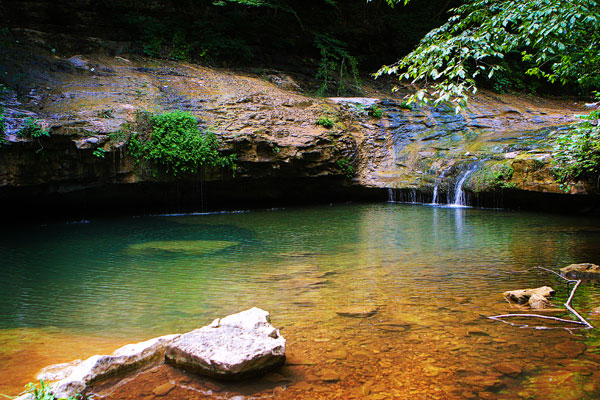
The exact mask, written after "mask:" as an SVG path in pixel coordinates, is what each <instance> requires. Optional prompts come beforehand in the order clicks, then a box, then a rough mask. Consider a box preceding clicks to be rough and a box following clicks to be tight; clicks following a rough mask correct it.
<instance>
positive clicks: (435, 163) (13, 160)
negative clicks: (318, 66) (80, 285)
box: [0, 30, 597, 214]
mask: <svg viewBox="0 0 600 400" xmlns="http://www.w3.org/2000/svg"><path fill="white" fill-rule="evenodd" d="M11 38H12V39H11V40H10V41H9V40H5V41H4V42H3V43H2V47H3V51H2V54H0V73H1V74H2V75H3V76H4V78H3V82H5V84H4V87H5V90H4V91H3V93H2V95H1V97H0V104H1V105H2V107H3V108H4V122H5V133H4V137H5V141H4V144H2V145H1V146H0V202H2V203H3V204H4V205H5V206H8V207H12V208H18V209H19V210H20V211H21V212H33V211H38V212H40V213H49V212H50V213H52V212H59V211H60V210H65V212H67V213H71V214H73V213H77V212H81V213H82V214H89V213H92V212H94V211H100V210H104V211H108V212H118V211H123V212H131V211H138V212H140V211H142V210H167V209H168V210H173V209H182V210H184V209H195V210H197V209H199V208H202V207H208V208H226V207H235V208H240V207H245V206H248V205H258V204H260V205H267V204H277V203H294V202H296V203H305V202H311V201H321V202H323V201H341V200H349V199H386V198H387V195H388V189H394V190H396V191H399V193H404V194H406V191H411V193H412V191H413V190H414V191H418V193H419V195H420V196H421V197H422V199H423V200H424V201H430V198H431V196H433V192H434V189H435V190H436V194H437V193H440V195H439V196H440V197H439V198H450V197H451V196H452V193H453V191H454V188H455V186H456V184H457V182H458V180H459V178H460V177H461V174H463V175H462V176H464V173H465V171H466V170H467V169H473V171H472V174H471V175H470V177H469V179H468V181H466V182H465V183H464V189H465V190H467V192H468V193H482V195H481V196H479V198H480V199H484V198H485V194H490V193H496V192H498V191H505V190H506V191H509V192H518V193H521V194H522V193H534V192H543V193H554V194H557V196H559V195H558V194H559V193H561V191H560V188H559V187H558V185H557V184H556V183H555V181H554V179H553V177H552V175H551V170H550V164H549V162H550V159H551V142H552V140H551V139H552V136H553V135H555V134H556V131H557V130H560V129H563V128H562V127H564V126H565V125H567V124H569V123H572V122H573V121H575V118H576V114H578V113H581V112H582V109H581V108H579V106H578V105H577V104H576V103H574V102H565V101H552V100H542V99H536V98H518V97H516V96H499V95H491V94H482V95H479V96H478V97H477V98H476V99H474V100H473V102H472V103H471V105H470V108H469V110H466V111H464V112H463V113H459V114H454V112H452V111H450V110H445V109H443V108H435V109H408V108H406V105H404V104H403V103H402V97H403V92H402V91H400V92H398V93H396V94H392V93H391V91H389V90H388V89H389V88H388V87H385V88H383V87H384V86H386V85H381V84H378V85H379V86H381V87H382V88H377V87H376V86H375V84H371V85H366V86H365V88H364V90H365V95H366V97H364V98H331V99H324V98H315V97H312V96H310V95H308V94H306V93H304V92H303V89H302V85H301V84H299V83H298V81H297V80H296V79H295V78H294V77H292V76H289V75H287V74H285V73H283V72H280V71H267V70H260V71H251V72H248V71H245V72H239V71H236V72H234V71H229V70H221V69H214V68H207V67H203V66H198V65H193V64H188V63H181V62H172V61H158V60H154V59H146V58H143V57H139V56H130V55H127V54H126V53H124V50H123V49H121V48H120V47H119V43H116V42H105V41H101V40H99V39H93V38H87V39H85V38H82V39H77V40H76V39H72V38H68V39H69V40H72V41H73V43H72V44H70V45H65V42H64V40H66V39H65V38H64V37H62V36H61V37H57V36H56V35H48V34H44V33H41V32H37V31H30V30H13V32H12V36H11ZM57 41H60V43H61V44H62V47H61V50H60V51H58V50H57V47H58V46H55V44H56V43H57ZM73 49H83V50H85V52H78V53H75V52H74V50H73ZM59 53H60V54H59ZM372 105H376V106H377V107H379V108H381V109H382V111H383V116H382V117H381V118H378V117H373V116H371V115H370V113H369V112H368V110H369V107H371V106H372ZM176 109H180V110H185V111H188V112H190V113H192V114H194V115H195V116H196V117H197V118H198V120H199V121H200V125H201V127H203V128H206V129H211V130H213V131H214V132H215V134H216V135H217V136H218V138H219V139H220V141H221V150H222V151H223V152H225V153H228V154H231V153H235V154H236V155H237V165H238V169H237V171H236V174H235V176H233V175H232V174H231V172H229V171H225V170H219V169H215V168H212V169H208V168H207V169H204V170H203V171H202V173H201V174H198V175H197V176H188V177H184V178H179V179H174V178H172V177H168V176H163V175H160V174H158V175H157V174H152V173H148V171H144V170H143V169H142V168H140V167H139V166H138V165H136V164H135V163H134V160H133V159H132V157H131V156H129V155H128V152H127V139H128V129H130V127H131V126H132V124H135V120H136V115H137V113H139V112H142V111H149V112H165V111H171V110H176ZM371 114H372V113H371ZM322 117H326V118H328V119H329V120H330V121H331V122H333V127H331V128H326V127H323V126H320V125H318V124H317V121H318V120H319V118H322ZM28 118H29V120H31V119H34V120H39V121H40V123H41V126H42V127H43V129H47V130H48V131H49V133H50V136H49V137H40V138H27V137H23V136H22V135H19V134H18V133H19V130H21V129H22V128H23V126H25V124H26V123H27V121H28ZM596 192H597V189H596V188H595V187H594V185H593V184H590V183H585V182H582V183H580V184H579V185H576V186H575V187H574V188H573V189H572V193H574V194H575V193H578V194H588V195H589V194H595V193H596ZM412 195H413V196H414V194H412ZM559 197H560V198H561V199H564V198H565V195H560V196H559ZM567 197H568V196H567ZM588 197H589V196H587V197H586V198H588ZM580 198H582V197H581V196H580ZM516 205H517V206H518V205H519V203H517V204H516ZM16 214H19V212H17V213H16Z"/></svg>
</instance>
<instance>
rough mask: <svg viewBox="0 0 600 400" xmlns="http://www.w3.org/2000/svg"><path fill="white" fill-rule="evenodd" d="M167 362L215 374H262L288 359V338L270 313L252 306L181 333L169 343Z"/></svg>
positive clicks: (237, 376) (219, 376) (231, 377)
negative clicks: (286, 352)
mask: <svg viewBox="0 0 600 400" xmlns="http://www.w3.org/2000/svg"><path fill="white" fill-rule="evenodd" d="M165 359H166V362H167V363H170V364H173V365H175V366H178V367H181V368H183V369H185V370H187V371H190V372H195V373H198V374H202V375H207V376H211V377H215V378H224V379H241V378H245V377H248V376H256V375H260V374H262V373H264V372H267V371H269V370H271V369H273V368H275V367H278V366H280V365H282V364H284V363H285V339H284V338H283V337H282V336H281V334H280V333H279V330H277V329H276V328H274V327H273V326H272V325H271V323H270V319H269V313H268V312H267V311H264V310H261V309H260V308H256V307H254V308H251V309H249V310H246V311H242V312H240V313H237V314H233V315H230V316H227V317H225V318H221V319H216V320H214V321H213V322H212V323H211V324H210V325H208V326H205V327H203V328H200V329H196V330H194V331H191V332H189V333H186V334H183V335H181V336H180V337H179V338H177V339H176V340H174V341H172V342H171V343H169V344H168V345H167V348H166V353H165Z"/></svg>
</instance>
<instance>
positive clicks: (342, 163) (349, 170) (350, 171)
mask: <svg viewBox="0 0 600 400" xmlns="http://www.w3.org/2000/svg"><path fill="white" fill-rule="evenodd" d="M336 165H337V166H338V168H339V169H341V170H342V171H343V172H344V175H346V178H348V179H352V178H353V177H354V175H355V174H356V170H355V169H354V166H353V165H352V163H351V162H350V160H348V159H347V158H342V159H340V160H337V161H336Z"/></svg>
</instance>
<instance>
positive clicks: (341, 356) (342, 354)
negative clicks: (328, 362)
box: [329, 350, 348, 360]
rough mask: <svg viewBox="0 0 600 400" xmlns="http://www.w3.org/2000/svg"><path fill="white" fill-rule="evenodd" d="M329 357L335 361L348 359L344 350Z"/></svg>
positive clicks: (332, 353)
mask: <svg viewBox="0 0 600 400" xmlns="http://www.w3.org/2000/svg"><path fill="white" fill-rule="evenodd" d="M329 356H330V357H331V358H333V359H335V360H345V359H346V357H348V352H347V351H345V350H335V351H333V352H331V353H330V354H329Z"/></svg>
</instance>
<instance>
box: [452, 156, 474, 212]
mask: <svg viewBox="0 0 600 400" xmlns="http://www.w3.org/2000/svg"><path fill="white" fill-rule="evenodd" d="M477 167H478V165H477V164H476V163H475V164H472V165H471V166H470V167H469V169H467V170H466V171H464V172H462V173H461V174H460V175H459V176H458V178H457V182H456V185H455V186H454V201H453V202H452V205H453V206H461V207H465V206H466V205H467V202H466V198H465V191H464V190H463V185H464V184H465V182H466V181H467V178H468V177H469V175H471V174H472V173H473V172H475V170H476V169H477Z"/></svg>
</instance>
